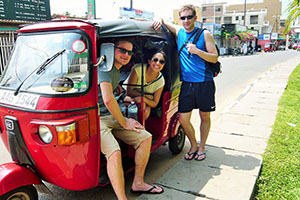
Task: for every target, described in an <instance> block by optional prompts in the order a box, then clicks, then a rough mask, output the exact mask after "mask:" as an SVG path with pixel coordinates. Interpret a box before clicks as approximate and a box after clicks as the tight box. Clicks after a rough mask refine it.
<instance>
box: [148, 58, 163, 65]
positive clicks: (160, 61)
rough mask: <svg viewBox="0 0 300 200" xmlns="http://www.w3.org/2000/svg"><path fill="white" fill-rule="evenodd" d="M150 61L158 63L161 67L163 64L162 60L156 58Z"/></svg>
mask: <svg viewBox="0 0 300 200" xmlns="http://www.w3.org/2000/svg"><path fill="white" fill-rule="evenodd" d="M151 61H152V62H155V63H157V62H158V61H159V63H160V64H162V65H163V64H165V61H164V60H158V58H153V59H152V60H151Z"/></svg>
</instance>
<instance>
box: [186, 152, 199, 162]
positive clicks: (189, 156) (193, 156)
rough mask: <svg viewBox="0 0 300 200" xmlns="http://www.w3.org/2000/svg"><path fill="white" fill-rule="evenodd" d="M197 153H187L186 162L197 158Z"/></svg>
mask: <svg viewBox="0 0 300 200" xmlns="http://www.w3.org/2000/svg"><path fill="white" fill-rule="evenodd" d="M197 151H198V150H196V151H194V152H187V153H186V154H185V156H184V159H185V160H193V159H194V158H195V155H196V154H197Z"/></svg>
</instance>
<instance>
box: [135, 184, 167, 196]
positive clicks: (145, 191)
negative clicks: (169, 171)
mask: <svg viewBox="0 0 300 200" xmlns="http://www.w3.org/2000/svg"><path fill="white" fill-rule="evenodd" d="M158 188H161V191H160V192H155V191H153V190H154V189H158ZM130 192H132V193H134V194H161V193H163V192H164V188H162V187H159V186H156V185H152V187H151V188H150V189H149V190H133V189H131V190H130Z"/></svg>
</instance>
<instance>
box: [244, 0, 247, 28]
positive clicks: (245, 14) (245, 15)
mask: <svg viewBox="0 0 300 200" xmlns="http://www.w3.org/2000/svg"><path fill="white" fill-rule="evenodd" d="M246 1H247V0H245V3H244V26H246V4H247V3H246Z"/></svg>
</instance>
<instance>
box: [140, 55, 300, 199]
mask: <svg viewBox="0 0 300 200" xmlns="http://www.w3.org/2000/svg"><path fill="white" fill-rule="evenodd" d="M299 63H300V57H299V58H294V59H291V60H288V61H286V62H284V63H281V64H279V65H276V66H274V67H273V68H272V69H271V70H270V71H268V72H266V73H265V74H264V75H263V76H261V77H259V78H258V79H257V80H256V81H254V82H253V83H252V84H251V85H250V86H249V87H247V88H246V89H245V90H244V92H243V93H242V94H241V95H240V96H239V97H238V98H237V99H236V101H235V102H233V103H232V104H231V105H230V106H229V107H227V108H226V109H225V110H224V111H223V112H222V113H221V114H220V115H219V116H218V117H217V118H216V119H213V121H212V123H213V124H212V129H211V132H210V135H209V137H208V141H207V148H206V149H207V152H208V153H207V158H206V159H205V160H204V161H201V162H198V161H186V160H184V159H183V158H182V159H181V160H180V161H179V162H178V163H177V164H176V165H174V167H173V168H171V169H169V170H168V171H167V172H166V173H165V174H164V175H163V176H161V178H160V179H159V180H158V181H157V182H156V183H157V184H159V185H162V186H164V188H165V192H164V193H163V194H161V195H146V194H143V195H141V196H140V197H139V198H137V199H139V200H146V199H147V200H153V199H159V200H195V199H196V200H207V199H210V200H216V199H220V200H227V199H228V200H249V199H251V197H252V193H253V189H254V186H255V182H256V180H257V177H258V175H259V171H260V168H261V165H262V154H263V153H264V151H265V148H266V147H267V141H268V138H269V136H270V134H271V131H272V125H273V124H274V121H275V117H276V113H277V104H278V101H279V99H280V97H281V95H282V94H283V92H284V89H285V87H286V83H287V81H288V78H289V75H290V74H291V72H292V71H293V69H294V68H295V67H296V66H297V65H298V64H299ZM193 114H194V113H193ZM197 123H198V124H197ZM193 124H194V127H199V122H197V121H195V122H194V121H193ZM196 131H197V129H196ZM196 134H198V135H199V130H198V131H197V132H196Z"/></svg>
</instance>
